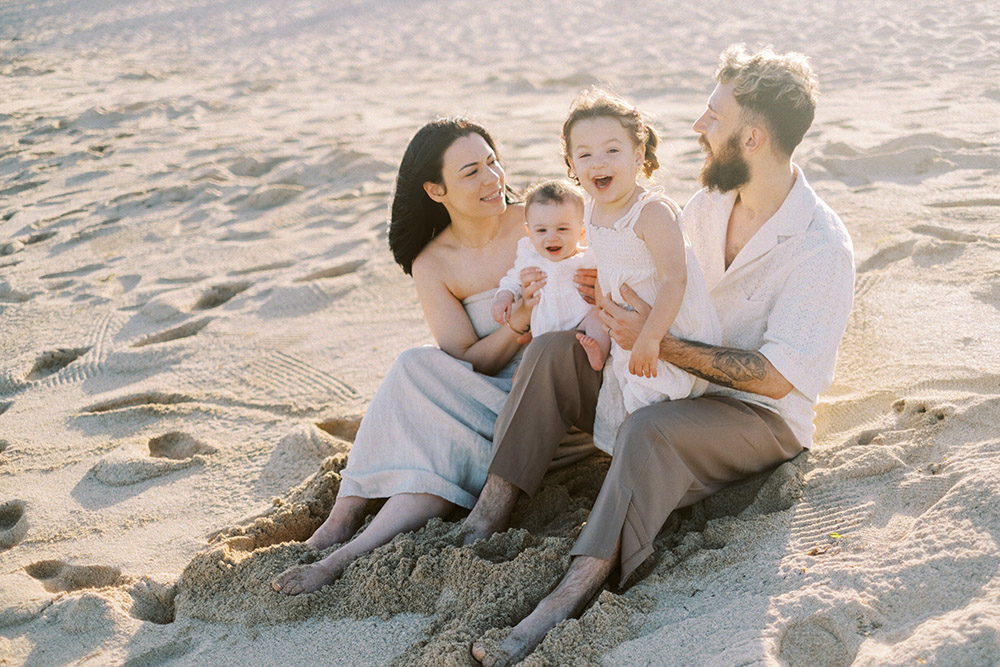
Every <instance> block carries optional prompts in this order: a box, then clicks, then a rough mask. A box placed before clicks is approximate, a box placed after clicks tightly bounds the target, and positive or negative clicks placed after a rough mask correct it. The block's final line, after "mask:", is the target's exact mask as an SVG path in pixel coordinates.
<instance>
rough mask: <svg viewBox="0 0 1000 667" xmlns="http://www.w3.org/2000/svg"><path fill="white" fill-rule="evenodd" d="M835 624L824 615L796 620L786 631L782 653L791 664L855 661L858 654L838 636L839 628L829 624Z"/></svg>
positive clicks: (834, 665)
mask: <svg viewBox="0 0 1000 667" xmlns="http://www.w3.org/2000/svg"><path fill="white" fill-rule="evenodd" d="M832 625H833V624H832V623H829V622H824V620H823V619H821V618H810V619H807V620H805V621H797V622H793V623H792V624H791V625H789V626H788V627H787V628H786V629H785V631H784V633H782V636H781V648H780V650H779V655H780V656H781V658H782V659H783V660H784V661H785V663H786V664H787V665H788V666H789V667H813V666H814V665H817V664H823V665H825V666H828V667H837V666H839V665H845V666H846V665H849V664H851V662H852V661H853V660H854V654H853V653H852V652H851V651H850V650H849V649H848V647H847V644H846V643H845V642H844V641H843V640H842V639H841V638H840V637H838V636H837V632H836V629H835V628H832V627H828V626H832ZM819 656H822V658H821V659H820V658H819Z"/></svg>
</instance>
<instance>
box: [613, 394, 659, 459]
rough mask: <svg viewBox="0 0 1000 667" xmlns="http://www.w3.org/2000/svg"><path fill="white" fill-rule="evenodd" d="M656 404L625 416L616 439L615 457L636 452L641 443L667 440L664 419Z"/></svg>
mask: <svg viewBox="0 0 1000 667" xmlns="http://www.w3.org/2000/svg"><path fill="white" fill-rule="evenodd" d="M652 407H654V406H646V407H644V408H640V409H638V410H636V411H635V412H633V413H632V414H630V415H629V416H628V417H626V418H625V421H624V422H623V423H622V425H621V428H619V429H618V437H617V438H616V439H615V449H614V452H615V457H618V456H619V455H622V454H625V455H628V454H630V453H632V452H634V451H635V450H636V449H637V448H638V447H639V444H641V443H652V442H654V441H660V440H664V441H667V437H666V436H665V429H664V428H663V419H662V417H661V415H660V414H659V412H658V411H656V410H651V409H650V408H652Z"/></svg>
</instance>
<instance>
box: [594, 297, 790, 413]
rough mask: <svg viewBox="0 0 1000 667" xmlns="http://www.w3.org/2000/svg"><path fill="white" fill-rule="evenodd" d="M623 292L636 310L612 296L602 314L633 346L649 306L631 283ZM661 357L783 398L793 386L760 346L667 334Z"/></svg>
mask: <svg viewBox="0 0 1000 667" xmlns="http://www.w3.org/2000/svg"><path fill="white" fill-rule="evenodd" d="M621 292H622V298H624V299H625V301H626V302H627V303H628V304H629V305H630V306H632V307H633V308H635V311H630V310H626V309H625V308H622V307H620V306H618V305H617V304H615V303H614V302H613V301H611V299H604V303H603V306H602V309H601V313H600V317H601V321H602V322H603V323H604V325H605V326H606V327H608V329H609V330H610V332H611V337H612V338H613V339H614V340H615V341H616V342H617V343H618V344H619V345H620V346H621V347H622V348H623V349H626V350H630V349H632V343H634V342H635V339H636V337H637V336H638V335H639V332H640V331H641V330H642V325H643V323H644V322H645V321H646V318H647V317H648V316H649V311H650V307H649V304H647V303H646V302H645V301H643V300H642V299H640V298H639V295H637V294H636V293H635V292H634V291H632V289H631V288H630V287H629V286H628V285H622V288H621ZM660 359H663V360H664V361H666V362H668V363H671V364H673V365H675V366H677V367H678V368H682V369H684V370H685V371H687V372H688V373H691V374H692V375H697V376H698V377H701V378H704V379H706V380H708V381H709V382H714V383H715V384H718V385H721V386H723V387H729V388H730V389H736V390H738V391H747V392H750V393H753V394H759V395H761V396H767V397H768V398H774V399H780V398H784V397H785V396H786V395H787V394H788V392H790V391H791V390H792V384H791V383H790V382H789V381H788V380H786V379H785V377H784V376H783V375H782V374H781V373H779V372H778V370H777V369H776V368H775V367H774V366H772V365H771V362H770V361H768V360H767V358H766V357H765V356H764V355H762V354H761V353H760V352H758V351H757V350H740V349H736V348H731V347H720V346H718V345H708V344H706V343H699V342H696V341H688V340H682V339H680V338H675V337H674V336H671V335H670V334H667V335H666V336H665V337H664V338H663V340H662V341H661V342H660Z"/></svg>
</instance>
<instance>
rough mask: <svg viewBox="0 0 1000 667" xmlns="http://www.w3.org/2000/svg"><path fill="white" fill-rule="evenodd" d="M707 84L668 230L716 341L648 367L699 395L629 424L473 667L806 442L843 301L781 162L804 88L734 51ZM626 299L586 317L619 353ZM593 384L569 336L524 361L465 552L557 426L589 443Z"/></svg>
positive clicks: (549, 339)
mask: <svg viewBox="0 0 1000 667" xmlns="http://www.w3.org/2000/svg"><path fill="white" fill-rule="evenodd" d="M716 81H717V85H716V87H715V90H714V91H713V92H712V94H711V97H710V98H709V100H708V108H707V109H706V110H705V112H704V113H703V114H702V116H701V117H700V118H699V119H698V120H697V122H695V124H694V131H695V132H697V133H698V135H699V137H698V140H699V142H700V143H701V145H702V146H703V148H704V149H705V150H706V152H707V156H706V158H705V163H704V166H703V167H702V169H701V173H700V178H701V182H702V184H703V185H704V186H705V188H704V189H702V190H701V191H700V192H698V193H697V194H696V195H695V196H694V197H693V198H692V199H691V201H690V202H689V203H688V205H687V206H686V207H685V211H684V221H685V228H686V230H687V233H688V234H689V236H690V238H691V242H692V246H693V248H694V252H695V255H696V256H697V258H698V261H699V263H700V265H701V269H702V271H703V273H704V274H705V278H706V280H707V282H708V286H709V290H710V293H711V296H712V302H713V304H714V305H715V307H716V309H717V311H718V314H719V318H720V320H721V324H722V332H723V340H722V344H721V345H720V346H713V345H706V344H703V343H698V342H690V341H684V340H680V339H677V338H674V337H672V336H671V335H669V334H668V335H667V336H666V337H665V338H664V339H663V341H662V342H661V344H660V358H661V359H663V360H664V361H668V362H670V363H672V364H675V365H677V366H679V367H681V368H683V369H685V370H687V371H688V372H690V373H692V374H694V375H697V376H700V377H703V378H705V379H707V380H709V381H710V382H712V383H713V384H712V386H711V389H710V390H709V393H708V394H706V395H705V396H702V397H700V398H696V399H686V400H680V401H668V402H664V403H658V404H654V405H651V406H648V407H645V408H643V409H641V410H638V411H636V412H635V413H634V414H632V415H630V416H629V418H628V419H627V420H626V421H625V423H624V424H623V425H622V428H621V430H620V431H619V433H618V437H617V440H616V442H615V447H614V457H613V458H612V461H611V467H610V469H609V471H608V475H607V478H606V479H605V481H604V485H603V487H602V489H601V492H600V494H599V495H598V498H597V500H596V501H595V503H594V507H593V509H592V511H591V514H590V517H589V519H588V521H587V523H586V525H585V526H584V528H583V531H582V532H581V534H580V537H579V539H578V540H577V542H576V544H575V545H574V547H573V550H572V551H571V555H572V556H573V559H572V560H571V562H570V567H569V570H568V571H567V573H566V575H565V576H564V577H563V579H562V581H560V583H559V584H558V586H557V587H556V588H555V590H553V591H552V592H551V593H550V594H549V595H548V596H547V597H546V598H545V599H543V600H542V601H541V602H540V603H539V604H538V606H537V607H536V608H535V610H534V611H533V612H532V613H531V614H529V615H528V616H527V617H526V618H525V619H523V620H522V621H521V622H520V623H519V624H518V625H517V626H516V627H515V628H514V630H513V631H512V632H511V633H510V635H509V636H508V637H507V638H506V639H505V640H504V641H503V643H502V644H501V645H500V647H499V648H498V649H497V650H496V651H493V652H491V650H490V649H489V647H487V646H486V645H485V643H483V642H476V643H475V644H474V645H473V648H472V652H473V656H474V657H475V658H477V659H478V660H480V661H481V662H483V663H484V664H487V665H499V664H509V663H512V662H516V661H518V660H520V659H521V658H523V657H524V656H526V655H527V654H528V653H530V652H531V651H532V650H534V648H535V647H536V646H537V645H538V643H539V642H540V641H541V640H542V639H543V638H544V637H545V635H546V634H547V633H548V631H549V630H551V629H552V628H553V627H554V626H555V625H556V624H557V623H559V622H560V621H562V620H564V619H566V618H569V617H571V616H574V615H576V614H579V613H580V612H581V611H582V609H583V608H584V606H585V605H586V604H587V602H588V601H589V600H590V599H591V598H592V597H593V596H594V595H595V594H596V593H597V592H598V591H599V590H600V587H601V586H602V585H603V583H604V581H605V580H606V579H607V577H608V575H609V574H610V572H611V570H612V569H613V567H614V565H615V564H616V563H617V562H619V561H620V565H621V581H623V582H624V581H625V579H627V577H628V576H629V575H630V574H631V573H632V572H633V571H634V570H635V568H636V567H637V566H638V565H639V564H641V563H642V562H643V561H644V560H645V559H646V557H647V556H649V554H651V553H652V551H653V548H652V542H653V540H654V538H655V537H656V534H657V533H658V532H659V530H660V528H662V526H663V524H664V522H665V521H666V519H667V517H668V515H669V514H670V513H671V512H672V511H673V510H674V509H676V508H678V507H683V506H686V505H690V504H692V503H694V502H696V501H698V500H700V499H702V498H704V497H706V496H708V495H710V494H711V493H714V492H715V491H717V490H719V489H720V488H722V487H723V486H725V485H726V484H728V483H729V482H732V481H734V480H736V479H740V478H742V477H746V476H749V475H752V474H755V473H758V472H761V471H764V470H768V469H770V468H773V467H774V466H777V465H778V464H780V463H781V462H783V461H786V460H788V459H790V458H792V457H793V456H795V455H796V454H798V453H799V452H800V451H801V450H802V449H803V448H808V447H809V446H810V445H811V444H812V434H813V430H814V428H813V425H812V420H813V417H814V415H815V413H814V407H815V404H816V402H817V400H818V396H819V394H820V393H822V392H823V391H824V390H825V389H826V388H827V387H829V386H830V384H831V382H832V381H833V370H834V365H835V362H836V354H837V346H838V345H839V343H840V339H841V337H842V336H843V333H844V329H845V328H846V326H847V317H848V314H849V312H850V309H851V305H852V301H853V293H854V289H853V285H854V258H853V250H852V246H851V240H850V237H849V235H848V233H847V230H846V228H845V227H844V225H843V223H842V222H841V221H840V219H839V218H838V217H837V215H836V214H835V213H834V212H833V211H832V210H830V208H829V207H827V206H826V204H825V203H823V202H822V201H821V200H820V199H819V198H818V197H817V196H816V193H815V192H813V190H812V188H810V187H809V184H808V183H807V182H806V179H805V176H804V175H803V174H802V171H801V169H799V167H798V166H796V165H795V164H793V163H792V161H791V158H792V152H793V151H794V150H795V147H796V146H797V145H798V144H799V142H800V141H801V140H802V137H803V135H804V134H805V132H806V130H808V129H809V126H810V124H811V123H812V120H813V116H814V113H815V108H816V82H815V78H814V77H813V74H812V71H811V70H810V68H809V66H808V64H807V63H806V61H805V58H804V57H802V56H800V55H797V54H785V55H778V54H775V53H774V52H772V51H771V50H770V49H765V50H762V51H760V52H757V53H748V52H747V51H746V50H745V49H744V47H743V46H742V45H737V46H731V47H730V48H728V49H727V50H726V51H725V52H723V54H722V56H721V57H720V65H719V69H718V71H717V72H716ZM628 292H630V290H624V289H623V296H624V297H625V299H626V300H627V301H628V302H629V303H630V304H631V305H632V306H633V307H634V308H635V311H634V312H633V311H629V310H627V309H623V308H620V307H618V306H616V305H614V304H613V303H611V304H608V305H607V306H606V307H605V309H604V311H603V312H602V314H601V317H602V320H603V321H604V323H605V324H606V325H607V326H608V327H609V329H610V331H611V335H612V337H613V338H614V339H615V340H616V341H617V342H618V343H619V344H620V345H621V346H622V347H623V348H624V349H630V348H631V345H632V342H633V341H634V340H635V338H636V336H637V334H638V332H639V330H640V329H641V327H642V323H643V322H644V321H645V318H646V316H647V315H648V313H649V306H648V305H647V304H645V303H643V302H642V301H640V300H639V299H638V297H636V296H635V294H634V293H628ZM528 294H529V295H530V294H531V290H529V291H528ZM600 382H601V378H600V373H598V372H595V371H593V370H592V369H591V368H590V365H589V364H588V363H587V360H586V356H585V355H584V353H583V350H582V348H581V347H580V346H579V345H578V344H576V340H575V338H574V337H573V335H572V333H566V332H556V333H553V334H547V335H545V336H541V337H539V338H538V339H537V340H536V341H534V342H533V343H532V344H531V345H530V346H529V347H528V349H527V350H526V351H525V355H524V359H523V361H522V362H521V366H520V368H519V370H518V374H517V376H516V378H515V381H514V388H513V391H512V392H511V395H510V399H509V400H508V402H507V405H506V407H505V408H504V410H503V412H502V413H501V414H500V416H499V418H498V420H497V428H496V435H495V439H494V456H493V462H492V463H491V465H490V475H489V478H488V480H487V483H486V486H485V487H484V489H483V492H482V494H481V496H480V499H479V502H478V503H477V504H476V506H475V508H474V509H473V510H472V513H471V514H470V515H469V517H468V519H467V520H466V529H467V530H468V537H467V543H469V542H472V541H474V540H475V539H478V538H480V537H486V536H488V535H490V534H492V533H493V532H495V531H498V530H503V529H505V528H506V525H507V521H508V519H509V516H510V513H511V511H512V510H513V507H514V503H515V502H516V500H517V498H518V496H519V495H520V494H521V493H522V492H523V493H528V494H532V493H534V491H535V490H536V489H537V487H538V485H539V484H540V483H541V479H542V476H543V475H544V473H545V470H546V467H547V465H548V463H549V460H550V459H551V457H552V453H553V452H554V451H555V447H556V445H557V444H558V442H559V440H560V438H561V437H562V435H563V434H564V433H565V431H566V430H567V429H568V428H570V427H572V426H576V427H578V428H580V429H583V430H588V431H589V430H591V429H592V428H593V419H594V409H595V405H596V402H597V394H598V389H599V387H600ZM556 414H557V415H559V416H560V418H561V419H560V420H555V419H553V415H556Z"/></svg>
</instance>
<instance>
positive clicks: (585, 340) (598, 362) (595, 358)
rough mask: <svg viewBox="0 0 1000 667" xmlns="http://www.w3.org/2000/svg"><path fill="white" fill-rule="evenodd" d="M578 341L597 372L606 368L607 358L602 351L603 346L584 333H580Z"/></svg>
mask: <svg viewBox="0 0 1000 667" xmlns="http://www.w3.org/2000/svg"><path fill="white" fill-rule="evenodd" d="M576 339H577V340H578V341H580V345H582V346H583V351H584V352H586V353H587V361H589V362H590V367H591V368H593V369H594V370H595V371H599V370H602V369H603V368H604V360H605V356H604V352H603V351H602V350H601V344H600V343H599V342H597V340H596V339H594V338H591V337H590V336H588V335H586V334H582V333H578V334H577V335H576Z"/></svg>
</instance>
